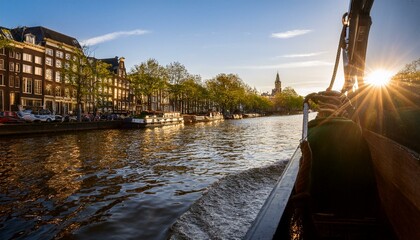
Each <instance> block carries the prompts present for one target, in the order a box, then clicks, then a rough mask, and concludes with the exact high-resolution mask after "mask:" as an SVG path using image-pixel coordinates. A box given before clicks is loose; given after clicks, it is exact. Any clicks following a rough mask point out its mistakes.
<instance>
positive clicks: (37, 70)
mask: <svg viewBox="0 0 420 240" xmlns="http://www.w3.org/2000/svg"><path fill="white" fill-rule="evenodd" d="M35 74H36V75H39V76H42V68H40V67H35Z"/></svg>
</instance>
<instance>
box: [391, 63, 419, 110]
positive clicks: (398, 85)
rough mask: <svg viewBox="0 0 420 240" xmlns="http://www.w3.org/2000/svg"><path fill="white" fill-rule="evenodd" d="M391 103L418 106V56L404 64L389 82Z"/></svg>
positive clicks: (402, 105)
mask: <svg viewBox="0 0 420 240" xmlns="http://www.w3.org/2000/svg"><path fill="white" fill-rule="evenodd" d="M388 90H389V91H390V94H389V95H390V96H393V98H392V101H391V102H392V105H393V107H394V108H395V107H396V106H398V107H415V108H420V58H419V59H417V60H415V61H413V62H411V63H409V64H407V65H405V67H404V68H403V69H402V70H401V71H399V72H398V73H397V74H396V75H395V76H393V77H392V79H391V82H390V87H389V88H388Z"/></svg>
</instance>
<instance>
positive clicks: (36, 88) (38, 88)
mask: <svg viewBox="0 0 420 240" xmlns="http://www.w3.org/2000/svg"><path fill="white" fill-rule="evenodd" d="M34 93H35V94H37V95H41V94H42V80H35V82H34Z"/></svg>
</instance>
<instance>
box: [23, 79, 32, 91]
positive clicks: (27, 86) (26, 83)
mask: <svg viewBox="0 0 420 240" xmlns="http://www.w3.org/2000/svg"><path fill="white" fill-rule="evenodd" d="M22 90H23V93H32V78H26V77H24V78H23V89H22Z"/></svg>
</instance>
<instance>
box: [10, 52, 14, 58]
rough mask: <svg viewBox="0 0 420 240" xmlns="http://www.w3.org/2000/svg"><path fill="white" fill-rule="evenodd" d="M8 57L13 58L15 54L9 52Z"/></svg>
mask: <svg viewBox="0 0 420 240" xmlns="http://www.w3.org/2000/svg"><path fill="white" fill-rule="evenodd" d="M9 57H11V58H15V52H14V51H13V50H10V51H9Z"/></svg>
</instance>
